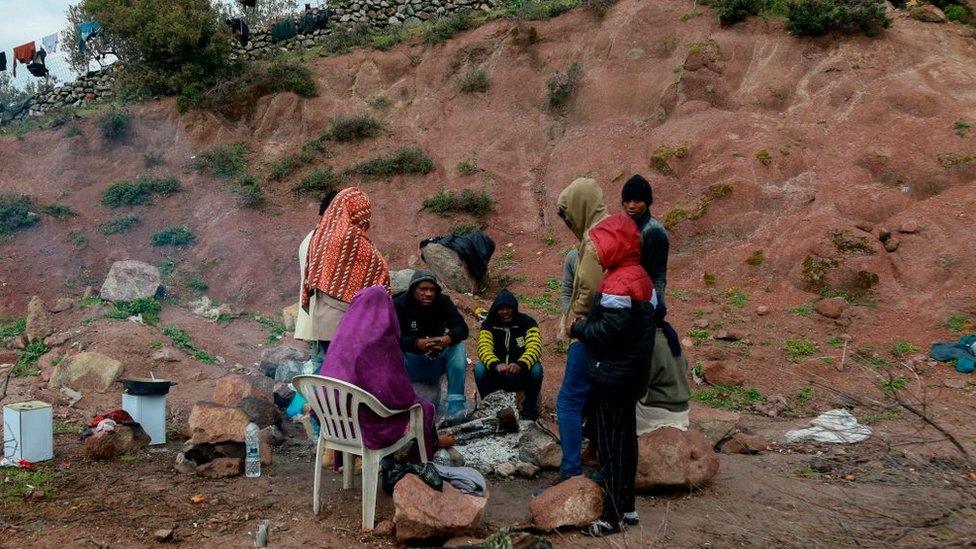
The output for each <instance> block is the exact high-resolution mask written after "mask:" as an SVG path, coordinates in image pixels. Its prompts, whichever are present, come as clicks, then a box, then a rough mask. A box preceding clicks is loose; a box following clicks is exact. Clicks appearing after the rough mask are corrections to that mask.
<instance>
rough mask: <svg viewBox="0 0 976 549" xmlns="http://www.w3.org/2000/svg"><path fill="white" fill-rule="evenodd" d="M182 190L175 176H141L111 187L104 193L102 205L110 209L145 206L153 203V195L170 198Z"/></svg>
mask: <svg viewBox="0 0 976 549" xmlns="http://www.w3.org/2000/svg"><path fill="white" fill-rule="evenodd" d="M181 189H182V185H180V180H179V179H177V178H176V177H175V176H172V175H171V176H169V177H152V176H150V175H147V174H141V175H139V177H137V178H136V180H135V181H132V182H130V181H119V182H117V183H113V184H112V185H109V186H108V188H106V189H105V191H104V192H103V193H102V204H105V205H106V206H108V207H110V208H118V207H121V206H145V205H146V204H150V203H152V197H153V195H156V194H158V195H160V196H169V195H171V194H173V193H176V192H179V191H180V190H181Z"/></svg>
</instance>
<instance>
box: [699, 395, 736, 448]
mask: <svg viewBox="0 0 976 549" xmlns="http://www.w3.org/2000/svg"><path fill="white" fill-rule="evenodd" d="M740 420H741V416H740V415H739V414H738V413H736V412H730V411H728V410H722V409H721V408H712V407H711V406H705V405H703V404H698V403H695V402H692V403H691V426H692V427H693V428H694V429H696V430H698V431H699V432H701V433H702V434H703V435H705V438H707V439H708V440H709V441H710V442H711V444H715V443H716V442H718V441H720V440H722V439H723V438H725V436H726V435H728V434H729V433H730V432H732V431H733V430H734V429H735V428H736V426H738V425H739V421H740Z"/></svg>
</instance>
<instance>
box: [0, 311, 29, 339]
mask: <svg viewBox="0 0 976 549" xmlns="http://www.w3.org/2000/svg"><path fill="white" fill-rule="evenodd" d="M26 329H27V317H26V316H22V317H19V318H16V319H14V320H13V321H11V320H10V319H9V318H0V343H3V342H4V341H5V340H6V339H8V338H11V337H16V336H19V335H20V334H22V333H24V330H26Z"/></svg>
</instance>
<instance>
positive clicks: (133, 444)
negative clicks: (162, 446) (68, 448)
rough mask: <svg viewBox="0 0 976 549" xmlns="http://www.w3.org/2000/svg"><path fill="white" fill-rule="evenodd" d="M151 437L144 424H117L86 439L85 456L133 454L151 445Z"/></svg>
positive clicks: (106, 457) (103, 456) (103, 457)
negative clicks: (113, 427) (111, 428)
mask: <svg viewBox="0 0 976 549" xmlns="http://www.w3.org/2000/svg"><path fill="white" fill-rule="evenodd" d="M149 442H150V438H149V435H148V434H147V433H146V431H144V430H143V428H142V426H140V425H139V424H138V423H135V424H133V425H116V426H115V429H113V430H111V431H99V432H97V433H95V434H93V435H92V436H90V437H88V438H86V439H85V444H84V447H85V456H86V457H87V458H88V459H92V460H100V459H112V458H114V457H116V456H120V455H122V454H131V453H134V452H138V451H139V450H141V449H143V448H145V447H146V446H149Z"/></svg>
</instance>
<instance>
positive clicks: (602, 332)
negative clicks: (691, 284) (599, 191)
mask: <svg viewBox="0 0 976 549" xmlns="http://www.w3.org/2000/svg"><path fill="white" fill-rule="evenodd" d="M590 239H591V240H592V241H593V244H594V247H595V248H596V252H597V255H598V257H599V260H600V265H601V266H602V267H603V269H604V271H605V272H606V275H605V276H604V278H603V282H601V283H600V287H599V291H598V293H597V294H596V296H595V298H594V300H593V305H592V308H591V310H590V314H589V316H588V317H587V318H586V319H585V320H582V321H579V322H577V323H575V324H573V326H572V328H571V329H570V334H571V335H572V336H573V337H575V338H577V339H579V340H580V341H582V342H583V343H584V344H585V345H586V348H587V351H589V353H590V354H591V355H592V356H593V357H594V359H595V361H594V363H593V364H591V365H590V366H589V368H588V374H589V377H590V381H591V382H592V383H593V388H594V390H595V391H597V392H598V393H602V394H603V395H614V394H616V395H619V396H621V397H626V398H633V399H634V400H636V399H637V398H639V397H640V396H643V395H644V393H645V392H646V389H647V380H648V376H649V372H650V361H651V354H652V352H653V350H654V332H655V315H654V306H653V305H652V304H651V295H652V289H653V286H652V284H651V279H650V278H649V277H648V276H647V273H646V272H644V269H643V268H641V266H640V245H639V236H638V232H637V225H636V224H635V223H634V221H633V220H632V219H631V218H630V217H628V216H627V215H626V214H617V215H613V216H610V217H608V218H607V219H604V220H603V221H601V222H600V223H599V224H597V225H596V226H594V227H593V228H592V229H591V230H590Z"/></svg>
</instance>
